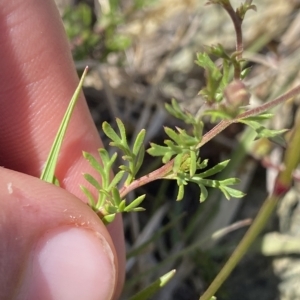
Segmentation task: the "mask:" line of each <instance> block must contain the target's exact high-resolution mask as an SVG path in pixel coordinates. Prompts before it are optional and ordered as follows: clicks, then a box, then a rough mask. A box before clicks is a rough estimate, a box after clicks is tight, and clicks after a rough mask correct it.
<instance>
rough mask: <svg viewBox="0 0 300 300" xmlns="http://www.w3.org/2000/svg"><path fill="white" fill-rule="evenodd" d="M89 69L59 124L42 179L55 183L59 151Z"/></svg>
mask: <svg viewBox="0 0 300 300" xmlns="http://www.w3.org/2000/svg"><path fill="white" fill-rule="evenodd" d="M87 70H88V67H86V68H85V70H84V72H83V74H82V76H81V79H80V81H79V84H78V86H77V88H76V90H75V93H74V94H73V96H72V99H71V101H70V103H69V106H68V108H67V111H66V113H65V115H64V117H63V120H62V122H61V124H60V126H59V129H58V132H57V134H56V136H55V139H54V142H53V144H52V147H51V150H50V153H49V156H48V158H47V161H46V163H45V166H44V170H43V172H42V175H41V177H40V179H42V180H44V181H46V182H49V183H53V184H54V183H55V176H54V173H55V168H56V164H57V159H58V155H59V152H60V149H61V145H62V142H63V139H64V136H65V133H66V131H67V128H68V125H69V123H70V119H71V116H72V113H73V110H74V107H75V105H76V102H77V100H78V98H79V94H80V91H81V88H82V85H83V81H84V78H85V76H86V73H87Z"/></svg>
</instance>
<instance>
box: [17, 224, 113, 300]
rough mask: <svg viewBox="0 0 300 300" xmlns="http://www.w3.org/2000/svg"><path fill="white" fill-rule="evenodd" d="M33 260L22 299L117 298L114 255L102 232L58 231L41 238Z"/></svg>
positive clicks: (102, 299)
mask: <svg viewBox="0 0 300 300" xmlns="http://www.w3.org/2000/svg"><path fill="white" fill-rule="evenodd" d="M31 259H32V261H31V262H30V263H29V264H28V266H27V270H26V272H25V278H26V280H25V282H24V284H23V287H22V289H21V293H20V299H24V298H25V299H26V298H28V299H45V300H47V299H49V300H50V299H51V300H56V299H57V300H60V299H72V300H76V299H78V300H81V299H87V300H93V299H95V300H96V299H97V300H108V299H111V297H112V295H113V292H114V287H115V284H116V268H115V262H114V255H113V251H112V249H111V248H110V246H109V244H108V243H107V241H106V239H105V238H104V237H103V236H102V235H101V234H100V233H99V232H97V233H96V232H92V231H91V230H86V229H82V228H73V227H68V226H63V227H59V228H55V229H54V230H51V231H48V232H46V233H45V234H44V235H43V236H42V237H41V238H40V240H39V241H38V243H37V246H36V247H35V248H34V250H33V252H32V255H31ZM24 293H25V294H26V295H24Z"/></svg>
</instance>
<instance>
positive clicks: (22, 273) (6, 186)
mask: <svg viewBox="0 0 300 300" xmlns="http://www.w3.org/2000/svg"><path fill="white" fill-rule="evenodd" d="M0 240H1V243H0V299H22V300H23V299H44V300H48V299H49V300H50V299H51V300H54V299H59V300H64V299H72V300H76V299H80V300H82V299H86V300H90V299H97V300H99V299H100V300H101V299H103V300H108V299H111V298H112V296H113V294H114V289H115V286H116V282H117V269H118V266H117V259H116V253H115V250H114V247H113V243H112V240H111V238H110V236H109V233H108V232H107V230H106V228H105V226H104V225H103V224H102V222H100V221H99V218H98V217H97V216H96V214H94V213H93V211H92V210H91V209H89V208H88V206H87V205H85V204H84V203H83V202H82V201H80V200H78V199H77V198H75V197H74V196H73V195H71V194H69V193H68V192H66V191H65V190H63V189H60V188H58V187H55V186H53V185H50V184H47V183H45V182H42V181H41V180H39V179H36V178H33V177H30V176H28V175H24V174H21V173H17V172H14V171H10V170H7V169H4V168H0Z"/></svg>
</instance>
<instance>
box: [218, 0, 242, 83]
mask: <svg viewBox="0 0 300 300" xmlns="http://www.w3.org/2000/svg"><path fill="white" fill-rule="evenodd" d="M222 6H223V8H224V9H225V10H226V11H227V13H228V14H229V16H230V18H231V20H232V23H233V26H234V30H235V35H236V46H235V49H236V53H237V56H236V59H237V63H235V64H234V79H237V80H239V79H240V76H241V65H240V63H239V60H241V59H242V56H243V50H244V46H243V33H242V23H243V19H241V18H240V17H239V16H238V15H237V13H236V12H235V11H234V9H233V7H232V5H231V3H230V1H226V3H222Z"/></svg>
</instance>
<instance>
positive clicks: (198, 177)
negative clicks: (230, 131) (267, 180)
mask: <svg viewBox="0 0 300 300" xmlns="http://www.w3.org/2000/svg"><path fill="white" fill-rule="evenodd" d="M166 108H167V110H168V112H169V113H170V114H172V115H173V116H174V117H177V118H178V119H181V120H183V121H185V122H186V123H187V124H191V125H192V127H193V130H192V133H193V134H192V135H189V134H188V133H187V132H186V131H185V130H183V129H180V128H178V127H177V128H176V131H177V132H176V131H175V130H173V129H171V128H169V127H165V133H166V134H167V136H168V137H169V138H170V139H166V140H165V141H164V144H165V145H166V146H161V145H157V144H155V143H150V146H151V147H150V148H149V149H148V150H147V152H148V153H149V154H150V155H152V156H161V157H162V162H163V163H164V164H166V163H168V162H169V161H170V160H171V158H173V159H174V164H173V168H172V172H170V173H169V174H166V175H165V176H164V177H163V178H164V179H173V180H176V182H177V185H178V194H177V200H182V198H183V196H184V187H185V186H186V185H187V184H188V182H192V183H195V184H197V185H198V187H199V188H200V191H201V193H200V202H203V201H204V200H206V198H207V196H208V192H207V187H213V188H218V189H220V191H222V192H223V194H224V195H225V197H226V198H227V199H230V197H235V198H241V197H243V196H244V193H242V192H240V191H238V190H235V189H233V188H231V187H229V186H230V185H234V184H237V183H239V180H238V179H237V178H229V179H226V180H212V179H207V177H210V176H213V175H215V174H217V173H219V172H221V171H222V170H223V169H224V168H225V167H226V166H227V164H228V162H229V161H228V160H227V161H224V162H221V163H219V164H217V165H216V166H214V167H212V168H211V169H209V170H206V171H204V172H201V173H199V171H200V170H202V169H204V168H206V167H207V163H208V160H203V161H201V160H200V158H199V152H200V151H199V149H198V144H199V142H201V139H202V131H203V123H202V121H201V120H199V119H196V118H195V117H193V116H192V115H191V114H190V113H189V112H185V111H183V110H182V109H181V108H180V106H179V105H178V103H177V102H176V101H175V100H174V99H173V100H172V103H171V105H169V104H167V105H166Z"/></svg>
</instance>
